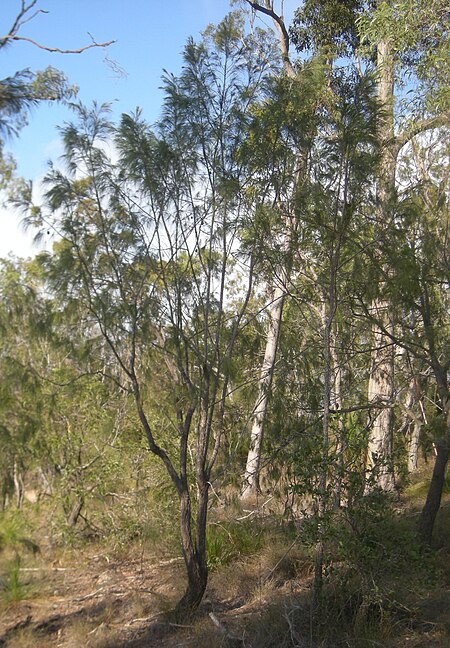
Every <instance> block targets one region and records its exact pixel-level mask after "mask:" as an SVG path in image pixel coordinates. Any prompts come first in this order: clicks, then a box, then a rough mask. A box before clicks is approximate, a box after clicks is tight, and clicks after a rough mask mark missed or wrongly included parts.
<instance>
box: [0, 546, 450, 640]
mask: <svg viewBox="0 0 450 648" xmlns="http://www.w3.org/2000/svg"><path fill="white" fill-rule="evenodd" d="M100 547H101V545H95V544H92V545H91V546H90V545H87V546H85V548H83V549H82V550H75V549H72V550H70V551H65V552H61V551H60V552H59V553H56V552H53V551H51V550H48V551H45V550H42V552H41V553H40V554H38V555H37V556H35V557H30V558H28V559H27V561H26V562H25V561H24V563H23V564H22V565H21V569H20V572H19V582H20V584H21V585H20V587H21V588H22V591H21V596H20V597H17V598H20V600H16V601H9V602H8V601H2V602H0V647H1V648H145V647H146V648H152V647H155V648H188V647H193V648H216V647H217V648H231V647H233V646H241V647H243V648H261V647H263V648H280V647H281V648H285V647H287V646H297V647H298V648H303V647H304V648H311V646H313V645H314V646H315V645H316V644H314V643H312V642H311V640H310V629H309V628H310V627H309V623H310V612H309V600H310V599H309V594H310V584H311V578H312V577H311V573H310V569H311V565H310V564H308V566H307V567H304V568H303V570H302V567H301V565H300V566H299V565H298V564H296V570H295V573H287V572H284V573H283V572H282V571H280V570H281V568H282V565H280V567H279V569H278V571H275V570H274V569H272V567H273V564H272V563H274V564H275V562H276V561H275V559H274V558H273V557H272V563H270V564H268V563H267V564H263V563H262V562H261V557H260V556H259V557H253V558H252V559H247V561H236V562H235V563H233V564H231V565H228V566H227V567H226V568H225V569H222V570H219V571H217V572H214V573H213V574H211V577H210V582H209V586H208V590H207V593H206V596H205V598H204V601H203V603H202V606H201V609H200V610H199V613H198V615H197V617H196V619H194V620H193V621H192V622H189V623H183V624H178V623H175V622H174V621H173V618H172V617H171V616H170V611H171V610H172V609H173V607H174V605H175V603H176V601H177V600H178V599H179V597H180V596H181V594H182V592H183V589H184V585H185V580H184V564H183V561H182V559H180V558H173V557H170V556H169V555H168V556H164V555H157V554H156V553H155V554H154V553H152V552H151V550H149V549H148V548H147V549H146V550H145V551H144V550H142V549H140V548H139V547H131V546H130V547H128V548H127V550H126V551H123V552H122V553H121V554H118V553H114V552H110V553H108V551H107V550H106V549H104V548H100ZM441 551H443V552H445V554H446V556H448V558H449V561H448V562H449V578H448V579H447V582H446V584H447V585H449V587H448V588H444V589H440V590H436V589H435V590H433V591H430V592H429V595H428V596H427V597H426V598H424V599H423V600H419V601H416V603H415V605H414V609H412V608H411V609H410V610H396V611H395V615H396V617H395V619H394V620H393V623H395V624H398V627H397V625H396V626H395V633H396V638H395V639H391V638H390V639H389V641H386V642H385V643H379V641H374V642H373V644H368V643H366V642H364V643H361V644H358V643H354V642H353V643H344V644H343V643H342V642H340V643H339V644H336V645H339V646H343V645H346V646H348V647H349V648H360V647H361V646H362V645H364V646H369V645H373V646H377V647H378V646H385V648H407V647H408V648H449V647H450V550H449V546H448V545H447V546H446V547H445V548H442V550H441ZM446 556H441V557H442V560H443V562H446V561H447V557H446ZM252 560H253V562H252ZM258 561H259V562H258ZM308 570H309V571H308ZM269 576H270V577H269ZM402 615H403V617H404V618H402ZM277 637H282V638H283V641H281V640H280V641H277V640H276V638H277ZM330 645H331V646H332V645H333V644H332V643H331V644H330V643H327V646H330ZM333 648H334V647H333Z"/></svg>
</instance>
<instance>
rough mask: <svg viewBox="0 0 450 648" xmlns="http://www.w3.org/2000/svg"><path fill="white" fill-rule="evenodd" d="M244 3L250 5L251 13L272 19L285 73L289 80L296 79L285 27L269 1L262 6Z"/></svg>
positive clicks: (248, 1) (250, 0) (248, 0)
mask: <svg viewBox="0 0 450 648" xmlns="http://www.w3.org/2000/svg"><path fill="white" fill-rule="evenodd" d="M246 2H247V3H248V4H249V5H250V7H251V8H252V9H253V11H259V12H260V13H263V14H265V15H266V16H269V17H270V18H272V20H273V23H274V25H275V28H276V30H277V32H278V39H279V41H280V50H281V58H282V59H283V65H284V69H285V72H286V74H287V75H288V77H289V78H291V79H295V78H296V77H297V74H296V72H295V70H294V67H293V65H292V63H291V59H290V58H289V34H288V31H287V29H286V25H285V24H284V20H283V17H282V16H279V15H278V14H276V13H275V11H274V10H273V5H272V3H271V2H270V0H265V2H264V5H262V4H259V2H253V1H252V0H246Z"/></svg>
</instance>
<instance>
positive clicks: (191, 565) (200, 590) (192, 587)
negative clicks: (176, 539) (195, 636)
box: [175, 486, 208, 618]
mask: <svg viewBox="0 0 450 648" xmlns="http://www.w3.org/2000/svg"><path fill="white" fill-rule="evenodd" d="M180 509H181V541H182V547H183V557H184V561H185V564H186V573H187V587H186V591H185V593H184V594H183V596H182V598H181V599H180V601H179V602H178V604H177V607H176V610H175V612H176V615H177V616H178V617H179V618H188V617H189V616H191V615H192V614H193V612H195V610H196V609H197V608H198V606H199V605H200V603H201V602H202V599H203V595H204V593H205V590H206V585H207V582H208V566H207V562H206V520H207V510H208V487H207V486H206V487H205V488H204V489H201V491H200V494H199V501H198V511H197V524H196V530H195V542H194V541H193V538H192V531H193V530H192V517H191V501H190V496H189V492H188V488H187V486H186V489H184V490H183V492H182V493H181V495H180Z"/></svg>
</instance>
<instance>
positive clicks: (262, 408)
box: [241, 285, 286, 499]
mask: <svg viewBox="0 0 450 648" xmlns="http://www.w3.org/2000/svg"><path fill="white" fill-rule="evenodd" d="M285 296H286V289H285V287H284V286H279V285H277V286H276V287H275V290H274V291H273V296H272V301H271V305H270V307H269V312H268V316H269V322H268V330H267V341H266V348H265V351H264V360H263V363H262V366H261V373H260V378H259V383H258V395H257V397H256V404H255V409H254V418H253V425H252V431H251V435H250V448H249V451H248V455H247V464H246V467H245V474H244V480H243V486H242V494H241V499H248V498H250V497H252V496H254V495H256V494H257V493H258V492H259V468H260V465H261V451H262V443H263V437H264V422H265V420H266V416H267V408H268V403H269V394H270V388H271V385H272V378H273V372H274V368H275V360H276V355H277V349H278V340H279V336H280V328H281V320H282V316H283V306H284V300H285Z"/></svg>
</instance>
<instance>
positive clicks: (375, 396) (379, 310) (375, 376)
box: [366, 38, 397, 491]
mask: <svg viewBox="0 0 450 648" xmlns="http://www.w3.org/2000/svg"><path fill="white" fill-rule="evenodd" d="M377 75H378V76H377V97H378V101H379V110H380V117H379V123H378V137H379V141H380V145H381V159H380V163H379V170H378V178H377V209H376V230H375V237H381V236H383V234H384V233H385V232H386V231H387V229H388V227H389V224H390V221H391V211H392V203H393V198H394V196H395V167H396V155H397V151H396V149H395V147H394V144H393V142H394V58H393V53H392V51H391V45H390V43H389V41H388V39H386V38H385V39H383V40H381V41H380V43H379V44H378V48H377ZM374 255H375V257H376V258H378V260H379V262H380V265H381V266H382V261H381V259H380V257H381V254H380V249H379V248H378V247H375V249H374ZM371 312H372V315H373V317H374V318H375V319H376V320H378V322H379V323H380V326H377V325H376V324H375V325H374V327H373V330H372V357H371V365H370V377H369V385H368V401H369V403H375V404H377V403H380V407H375V408H373V409H372V410H371V412H370V415H369V421H368V425H369V442H368V449H367V463H366V475H367V476H368V477H369V478H372V480H374V481H375V484H376V485H377V486H379V487H380V488H382V489H383V490H385V491H392V490H393V488H394V472H393V460H392V404H391V401H392V396H393V392H394V353H393V351H394V349H393V345H392V342H391V339H390V337H389V336H388V335H387V334H386V333H385V331H388V332H389V331H390V332H392V328H393V325H392V308H391V306H390V304H389V302H388V301H387V300H386V299H384V298H383V297H378V298H376V299H375V300H374V301H373V303H372V307H371Z"/></svg>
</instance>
